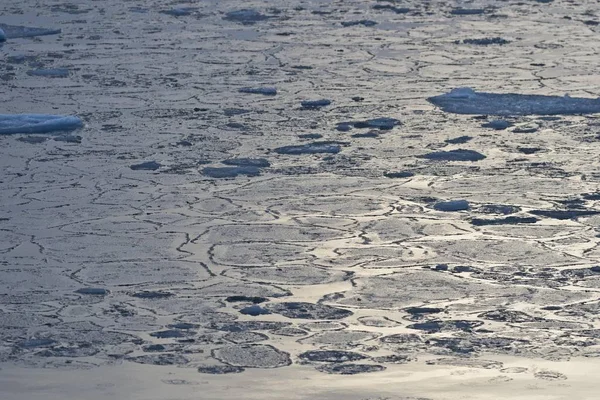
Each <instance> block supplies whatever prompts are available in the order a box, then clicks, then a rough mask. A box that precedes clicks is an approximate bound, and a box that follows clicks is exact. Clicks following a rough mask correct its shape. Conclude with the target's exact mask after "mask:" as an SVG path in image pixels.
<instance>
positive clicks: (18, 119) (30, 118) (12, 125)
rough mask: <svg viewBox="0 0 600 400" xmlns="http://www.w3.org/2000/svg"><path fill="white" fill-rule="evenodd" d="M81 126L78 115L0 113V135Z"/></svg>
mask: <svg viewBox="0 0 600 400" xmlns="http://www.w3.org/2000/svg"><path fill="white" fill-rule="evenodd" d="M82 126H83V121H81V119H80V118H79V117H73V116H63V115H47V114H17V115H10V114H0V135H10V134H13V133H51V132H57V131H72V130H74V129H77V128H81V127H82Z"/></svg>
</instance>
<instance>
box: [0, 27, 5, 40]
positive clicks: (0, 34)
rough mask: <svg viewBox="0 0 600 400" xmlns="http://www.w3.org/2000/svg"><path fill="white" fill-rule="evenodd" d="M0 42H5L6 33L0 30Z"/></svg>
mask: <svg viewBox="0 0 600 400" xmlns="http://www.w3.org/2000/svg"><path fill="white" fill-rule="evenodd" d="M0 42H6V33H4V31H3V30H2V28H0Z"/></svg>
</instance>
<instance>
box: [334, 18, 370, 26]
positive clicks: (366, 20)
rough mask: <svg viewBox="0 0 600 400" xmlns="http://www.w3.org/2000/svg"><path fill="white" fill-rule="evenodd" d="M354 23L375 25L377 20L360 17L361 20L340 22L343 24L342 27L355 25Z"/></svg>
mask: <svg viewBox="0 0 600 400" xmlns="http://www.w3.org/2000/svg"><path fill="white" fill-rule="evenodd" d="M356 25H364V26H375V25H377V22H375V21H371V20H370V19H361V20H357V21H343V22H342V26H344V27H349V26H356Z"/></svg>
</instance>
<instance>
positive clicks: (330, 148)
mask: <svg viewBox="0 0 600 400" xmlns="http://www.w3.org/2000/svg"><path fill="white" fill-rule="evenodd" d="M340 151H341V147H340V145H339V144H338V143H337V142H313V143H307V144H302V145H296V146H283V147H278V148H276V149H275V152H276V153H278V154H292V155H299V154H317V153H331V154H336V153H339V152H340Z"/></svg>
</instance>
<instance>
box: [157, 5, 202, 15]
mask: <svg viewBox="0 0 600 400" xmlns="http://www.w3.org/2000/svg"><path fill="white" fill-rule="evenodd" d="M197 10H198V9H197V8H195V7H179V8H172V9H170V10H163V11H161V13H162V14H167V15H172V16H174V17H184V16H187V15H192V12H194V11H197Z"/></svg>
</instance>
